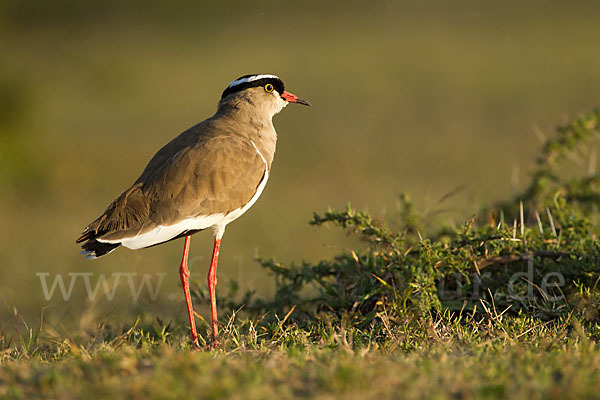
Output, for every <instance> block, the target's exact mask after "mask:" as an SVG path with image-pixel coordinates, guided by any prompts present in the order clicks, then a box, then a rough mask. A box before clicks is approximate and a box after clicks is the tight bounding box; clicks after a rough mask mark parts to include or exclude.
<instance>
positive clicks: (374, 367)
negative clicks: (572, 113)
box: [0, 110, 600, 399]
mask: <svg viewBox="0 0 600 400" xmlns="http://www.w3.org/2000/svg"><path fill="white" fill-rule="evenodd" d="M598 134H600V110H593V111H591V112H589V113H586V114H583V115H581V116H578V117H575V118H573V119H572V120H570V121H569V122H567V123H565V124H563V125H561V126H559V127H558V128H557V134H556V135H554V136H552V137H550V138H548V139H547V141H546V143H545V144H544V146H542V150H541V152H540V155H539V157H538V161H537V169H536V170H535V172H534V173H533V174H532V179H531V182H530V184H529V185H527V186H526V187H525V189H524V190H523V192H522V193H519V194H517V195H516V196H514V197H513V198H507V199H501V200H500V201H497V202H496V203H495V204H494V205H491V206H489V207H487V208H484V209H482V211H481V212H480V213H479V214H477V215H475V216H473V217H472V218H470V219H469V220H467V221H465V222H464V223H463V224H460V225H457V226H441V227H440V226H436V225H435V224H432V223H431V221H429V220H428V218H427V216H426V215H423V214H422V213H421V212H419V211H418V210H417V208H416V207H415V206H414V204H412V203H411V202H410V200H409V199H408V198H407V197H406V196H402V197H401V198H400V203H399V207H398V212H397V215H396V216H395V218H391V219H390V220H389V221H387V222H386V221H382V220H377V219H374V218H372V217H371V216H370V215H369V214H368V213H366V212H356V211H354V210H353V209H352V208H351V207H350V206H348V208H347V209H346V210H344V211H334V210H330V211H327V212H326V213H324V214H322V215H321V214H315V215H314V217H313V220H312V221H311V223H312V224H314V225H325V224H333V225H337V226H338V227H340V228H342V229H344V230H345V231H346V232H348V233H350V234H351V235H356V236H359V237H360V238H361V240H362V245H359V246H355V247H354V248H352V249H347V250H343V251H342V252H341V253H340V254H338V255H337V256H334V257H332V258H326V259H323V260H320V261H318V262H315V263H312V262H308V261H304V262H302V263H292V264H289V265H287V264H283V263H280V262H278V261H276V260H273V259H265V260H261V261H260V262H261V265H262V266H263V267H264V268H266V269H267V270H269V271H270V273H271V275H272V276H273V277H274V278H275V287H276V290H275V292H274V294H273V296H264V295H262V296H259V295H257V294H256V293H254V292H252V291H250V292H247V293H246V294H245V295H244V296H241V297H240V294H239V293H238V291H237V289H238V286H237V285H236V284H235V283H234V282H232V283H230V285H229V293H228V295H227V296H222V297H220V304H219V306H220V307H221V311H223V310H234V311H233V312H227V311H226V312H225V317H223V316H222V317H221V319H220V323H221V325H222V329H221V333H220V346H219V348H218V349H213V348H211V346H210V343H211V340H210V334H211V333H210V330H209V324H208V323H207V321H205V320H204V319H203V318H202V317H201V316H200V315H198V317H199V320H200V321H199V322H200V323H199V328H200V332H199V333H200V341H201V343H202V344H203V348H202V349H200V350H196V349H194V348H192V346H191V343H190V340H189V334H188V331H187V324H184V323H177V322H175V323H174V322H173V321H171V322H168V323H166V322H165V321H162V320H160V318H158V317H156V316H154V315H153V314H152V313H151V312H143V313H142V314H141V315H140V316H139V317H138V318H137V319H136V320H135V322H133V323H132V324H129V325H126V326H123V327H118V326H111V325H110V324H109V323H108V321H109V320H110V319H106V320H103V319H102V318H100V317H98V316H96V317H94V318H93V319H94V323H93V324H92V325H89V323H88V325H87V326H88V328H87V329H84V330H83V331H82V330H73V329H68V328H66V327H65V325H64V324H62V323H58V324H57V323H52V322H51V323H48V322H45V320H44V314H43V312H44V311H45V310H44V311H42V314H41V315H40V320H39V324H38V325H36V326H37V328H33V327H32V326H31V325H30V324H29V323H28V322H27V320H26V319H25V318H24V317H23V316H22V315H21V314H20V312H19V311H18V310H17V309H16V308H14V309H13V319H14V326H13V329H3V330H2V331H0V396H6V397H9V398H24V399H25V398H35V397H42V398H53V397H58V398H99V397H101V398H156V399H162V398H181V397H186V396H192V397H201V398H211V399H212V398H214V399H219V398H247V399H254V398H256V399H262V398H324V399H325V398H350V399H354V398H356V399H362V398H425V399H456V398H460V399H471V398H491V399H515V398H532V399H538V398H539V399H546V398H550V399H569V398H572V399H581V398H594V397H596V396H597V394H598V393H599V391H600V347H598V343H599V341H600V319H599V317H598V316H599V314H600V287H599V286H598V284H599V282H600V269H599V268H598V265H600V263H599V261H600V248H599V246H598V240H597V237H598V234H599V230H598V228H597V227H596V225H595V224H593V223H592V221H594V220H596V219H597V217H598V212H599V208H598V197H599V196H600V186H599V185H598V180H599V179H600V178H599V177H598V175H593V176H579V175H574V176H573V175H569V174H565V171H564V170H563V168H562V165H563V163H564V161H565V159H566V158H567V157H568V154H570V152H573V151H574V150H575V149H579V150H581V149H582V148H585V147H586V146H588V144H589V142H590V141H591V140H592V139H593V138H594V137H595V136H597V135H598ZM532 210H534V211H543V210H545V211H546V212H547V219H544V221H543V222H542V219H541V218H540V217H539V212H537V213H536V212H534V211H532ZM510 221H513V222H512V223H510ZM485 274H488V275H487V276H486V275H485ZM549 274H550V275H552V276H555V277H557V276H558V277H560V278H561V280H558V281H557V280H553V281H552V282H554V283H557V285H545V284H544V283H543V282H544V279H545V278H544V277H547V276H549ZM515 277H522V279H518V280H517V279H515ZM541 278H542V280H541V283H540V279H541ZM222 294H223V293H222V292H221V295H222ZM193 297H194V300H195V301H196V302H197V303H198V302H204V301H205V300H206V299H205V297H206V291H205V289H204V288H203V287H202V286H199V285H196V286H195V288H194V291H193ZM223 297H224V298H223ZM87 318H89V316H85V315H83V316H82V317H81V320H82V321H83V320H84V319H87ZM82 325H86V324H85V323H83V322H82ZM92 326H93V327H92ZM90 327H92V328H90ZM74 332H75V333H74Z"/></svg>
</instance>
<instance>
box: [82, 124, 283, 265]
mask: <svg viewBox="0 0 600 400" xmlns="http://www.w3.org/2000/svg"><path fill="white" fill-rule="evenodd" d="M271 159H272V156H271ZM269 164H270V163H267V161H266V159H265V158H264V157H263V155H262V154H261V153H260V151H259V150H258V147H257V146H256V143H255V142H254V141H253V140H252V139H251V136H249V135H248V134H247V132H240V128H239V126H236V123H235V121H234V120H231V119H228V118H219V116H218V115H216V116H215V117H212V118H209V119H207V120H205V121H204V122H201V123H200V124H198V125H195V126H194V127H192V128H190V129H188V130H187V131H185V132H183V133H182V134H180V135H179V136H177V137H176V138H174V139H173V140H171V141H170V142H169V143H168V144H166V145H165V146H164V147H162V148H161V149H160V150H159V151H158V152H157V153H156V154H155V155H154V157H153V158H152V159H151V160H150V162H149V163H148V165H147V166H146V168H145V169H144V171H143V172H142V174H141V175H140V177H139V178H138V179H137V180H136V182H135V183H134V184H133V185H132V186H131V187H130V188H128V189H127V190H126V191H124V192H123V193H122V194H121V195H120V196H119V197H117V198H116V199H115V200H114V201H113V202H112V203H111V204H110V205H109V206H108V207H107V209H106V210H105V212H104V213H103V214H102V215H101V216H100V217H99V218H97V219H96V220H95V221H93V222H92V223H91V224H89V225H88V226H87V227H86V228H85V229H84V231H83V232H82V235H81V236H80V237H79V239H78V240H77V242H78V243H81V242H85V243H84V244H83V245H82V247H83V248H84V250H87V251H89V252H92V253H93V254H92V255H94V256H100V255H103V254H106V253H108V252H109V251H111V250H113V249H114V248H116V247H117V246H118V245H119V244H124V245H125V246H127V239H131V238H136V237H138V238H139V236H141V235H144V234H150V233H152V232H155V231H157V230H159V231H161V234H160V235H157V236H156V235H155V236H156V240H158V241H157V242H156V243H154V241H155V240H154V239H152V238H149V239H144V240H141V241H140V240H137V241H135V240H134V241H132V242H131V243H132V246H133V247H131V246H127V247H131V248H140V247H148V246H146V244H147V245H150V246H151V245H155V244H158V243H161V242H164V241H167V240H171V239H173V238H175V237H178V236H181V234H183V233H185V231H186V230H188V231H198V230H201V229H205V228H207V227H208V226H212V225H213V223H212V222H214V221H218V219H219V218H218V217H219V216H226V215H227V214H229V213H231V212H232V211H234V210H237V209H240V208H241V207H243V206H244V205H245V204H247V203H248V202H249V201H250V199H252V197H253V196H254V195H255V193H256V192H257V188H258V187H259V185H260V184H261V181H262V180H263V179H264V178H266V176H267V174H268V168H269ZM211 216H212V217H211ZM177 224H182V228H181V229H184V230H182V232H178V233H177V235H174V236H172V235H171V233H172V232H170V231H169V232H168V231H165V229H164V228H161V227H168V226H176V225H177ZM206 224H210V225H208V226H204V225H206ZM188 228H189V229H188ZM161 229H162V230H161ZM172 229H175V230H177V228H175V227H173V228H172ZM170 236H172V237H170ZM163 239H166V240H163ZM86 244H87V248H86ZM138 246H139V247H138ZM96 248H97V249H98V250H94V249H96Z"/></svg>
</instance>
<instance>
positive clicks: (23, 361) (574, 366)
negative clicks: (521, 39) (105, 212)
mask: <svg viewBox="0 0 600 400" xmlns="http://www.w3.org/2000/svg"><path fill="white" fill-rule="evenodd" d="M467 325H469V324H467ZM421 328H423V331H422V333H420V334H418V335H417V338H416V339H414V338H413V339H409V340H411V341H413V343H414V347H413V348H412V349H411V350H401V349H400V348H401V347H402V345H398V346H395V344H396V343H398V342H402V343H404V342H405V341H406V340H407V338H406V333H407V332H402V330H401V329H400V330H397V331H396V333H394V334H391V335H390V336H389V337H388V340H387V341H386V342H385V343H382V344H377V343H372V344H371V345H369V346H354V345H353V344H352V338H351V336H352V335H351V334H349V332H347V331H344V330H343V329H340V328H339V327H331V326H330V327H328V328H326V329H324V330H323V331H322V332H321V333H322V341H323V342H321V343H314V344H305V345H283V344H282V339H283V336H298V335H305V334H306V332H304V331H300V330H299V329H298V328H286V333H285V334H284V335H273V336H271V335H265V334H253V333H248V334H242V335H240V334H239V332H236V330H235V329H231V327H229V328H226V329H225V332H224V340H223V342H224V346H223V348H222V349H220V350H216V351H214V350H208V349H207V350H205V351H196V350H193V349H190V347H189V343H188V339H187V336H186V335H168V338H167V339H166V340H163V338H159V337H156V336H154V335H150V336H149V335H147V333H145V332H144V331H143V329H141V328H139V327H138V328H134V329H132V330H129V331H128V332H126V333H125V335H124V337H123V336H120V337H117V338H114V339H112V340H105V341H101V342H98V343H95V344H88V345H79V346H78V345H75V344H72V343H71V342H70V341H68V340H63V341H62V342H59V343H52V344H49V343H46V344H44V345H43V346H42V347H41V348H33V349H30V350H27V349H24V348H22V349H18V347H19V346H15V348H12V349H6V350H4V352H3V353H2V358H3V360H2V364H1V366H0V383H1V385H0V396H7V397H10V398H35V397H44V398H55V397H59V398H99V397H102V398H156V399H159V398H181V397H187V396H190V397H200V398H210V399H219V398H250V399H260V398H339V397H340V396H342V397H344V398H352V399H355V398H356V399H360V398H427V399H429V398H432V399H446V398H447V399H456V398H466V399H469V398H493V399H514V398H532V399H541V398H555V399H567V398H569V399H581V398H593V397H595V396H596V395H597V393H598V390H600V380H599V379H598V376H599V375H600V349H599V348H598V346H597V342H596V341H593V340H591V339H590V337H589V334H588V333H587V332H585V331H584V330H583V329H582V328H581V326H579V325H577V324H574V325H573V324H566V325H557V326H555V327H553V328H549V327H548V325H545V324H540V323H539V322H538V323H537V324H536V322H535V321H531V320H522V321H520V322H519V321H518V320H514V319H512V318H501V317H499V318H490V319H489V320H487V321H486V322H479V323H476V324H472V325H471V326H470V327H469V326H466V327H459V326H457V325H455V324H453V323H451V322H449V321H444V320H429V321H427V322H423V323H422V325H421ZM474 328H477V331H475V330H474ZM416 342H418V343H416Z"/></svg>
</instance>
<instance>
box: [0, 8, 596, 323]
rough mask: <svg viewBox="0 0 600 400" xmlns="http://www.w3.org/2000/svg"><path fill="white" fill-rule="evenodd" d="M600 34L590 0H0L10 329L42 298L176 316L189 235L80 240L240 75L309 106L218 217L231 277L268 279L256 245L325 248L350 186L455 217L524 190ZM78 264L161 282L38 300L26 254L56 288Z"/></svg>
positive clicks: (95, 309) (1, 290)
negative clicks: (263, 180)
mask: <svg viewBox="0 0 600 400" xmlns="http://www.w3.org/2000/svg"><path fill="white" fill-rule="evenodd" d="M599 39H600V3H598V2H594V1H589V2H585V1H579V2H562V1H528V2H523V1H504V2H481V1H457V2H445V1H439V2H431V1H424V2H400V1H371V2H359V1H346V2H322V1H302V2H267V1H254V2H240V1H227V2H206V4H205V3H204V2H196V1H191V0H175V1H169V2H167V1H158V0H154V1H145V2H128V3H126V4H123V2H121V1H116V0H110V1H104V2H96V1H69V0H58V1H43V0H35V1H27V2H25V1H18V0H8V1H7V0H2V1H0V50H1V54H2V56H1V57H2V62H0V298H1V300H2V305H1V306H0V328H2V329H3V330H4V331H6V330H9V329H12V328H11V327H12V326H13V324H18V323H17V322H15V321H17V319H19V318H17V317H15V314H14V310H15V308H16V309H18V310H19V311H20V312H21V313H22V314H23V316H24V318H25V320H26V321H36V319H37V318H38V316H39V314H40V312H41V310H42V308H44V307H46V306H49V307H48V308H47V309H45V314H46V319H47V320H49V321H51V322H52V323H54V324H56V325H57V326H60V325H58V324H60V323H62V324H65V325H69V324H79V326H82V327H88V326H93V324H94V323H95V322H96V321H98V320H100V319H103V320H104V321H106V318H107V316H109V317H108V318H109V320H110V321H112V322H113V323H116V324H121V323H123V322H124V321H127V320H128V319H130V318H131V316H133V315H135V314H137V313H140V312H148V313H153V315H156V316H158V317H161V318H163V319H165V320H170V319H172V318H174V319H176V320H178V321H185V318H186V317H185V311H184V310H185V307H184V303H183V296H182V294H181V289H180V286H179V276H178V272H177V271H178V265H179V261H180V256H181V254H180V253H181V247H182V242H181V241H176V242H172V243H168V244H166V245H162V246H159V247H155V248H151V249H145V250H140V251H135V252H134V251H130V250H127V249H119V250H118V251H117V252H115V253H113V254H111V255H110V256H108V257H105V258H102V259H100V260H96V261H88V260H85V259H84V258H83V257H82V256H80V255H79V247H78V246H77V245H75V243H74V240H75V238H76V237H77V235H78V234H79V232H80V231H81V229H82V228H83V227H84V226H85V225H86V224H87V223H89V222H90V221H91V220H92V219H94V218H96V217H97V216H98V215H99V214H100V213H101V212H102V211H103V209H104V208H105V207H106V205H107V204H108V203H109V202H110V201H111V200H112V199H113V198H114V197H115V196H116V195H118V194H119V193H121V191H122V190H124V189H125V188H127V187H128V186H129V185H130V184H131V183H132V182H133V181H134V180H135V179H136V178H137V176H138V175H139V174H140V173H141V171H142V169H143V167H144V166H145V164H146V162H147V161H148V160H149V159H150V157H151V156H152V155H153V154H154V152H155V151H156V150H157V149H158V148H160V147H161V146H162V145H163V144H165V143H166V142H168V141H169V140H170V139H171V138H172V137H174V136H175V135H177V134H178V133H180V132H181V131H183V130H185V129H187V128H188V127H189V126H191V125H193V124H195V123H197V122H199V121H201V120H203V119H205V118H207V117H209V116H210V115H212V114H213V113H214V111H215V109H216V103H217V101H218V99H219V96H220V94H221V92H222V90H223V89H224V88H225V86H226V85H227V84H228V83H229V82H230V81H231V80H233V79H235V78H237V77H238V76H240V75H244V74H249V73H274V74H277V75H279V76H280V77H281V78H282V79H283V80H284V82H286V86H287V88H288V89H289V90H290V91H292V92H293V93H296V94H298V95H299V96H301V97H303V98H306V99H308V100H310V101H311V102H312V104H313V107H311V108H304V107H293V106H290V107H288V108H286V109H285V110H284V112H282V113H281V114H280V115H278V116H277V117H276V118H275V125H276V127H277V130H278V133H279V141H278V148H277V154H276V157H275V162H274V165H273V171H272V175H271V178H270V182H269V184H268V185H267V189H266V190H265V192H264V193H263V195H262V197H261V199H260V200H259V201H258V202H257V204H256V205H255V206H254V207H253V208H252V209H251V211H249V212H248V213H247V214H246V215H245V216H244V217H243V218H241V219H240V220H238V221H236V223H234V224H231V225H230V226H229V228H228V230H227V232H226V234H225V237H224V242H223V247H222V252H221V259H220V265H219V279H220V280H219V288H218V289H221V293H222V295H224V293H225V290H224V289H226V287H227V282H228V281H229V280H231V279H235V280H238V281H239V282H240V284H241V289H242V290H248V289H252V290H257V291H258V292H259V293H264V294H267V293H269V292H270V290H271V289H272V282H271V281H270V279H269V277H268V275H267V274H266V273H265V272H264V271H262V270H260V268H259V267H258V265H257V264H256V262H255V261H254V257H255V256H256V255H259V256H262V257H271V256H273V257H276V258H279V259H282V260H300V259H309V260H316V259H319V258H321V257H324V256H330V255H333V254H335V253H337V252H338V251H339V250H340V249H341V248H344V247H346V246H349V243H348V239H347V238H345V237H344V235H343V233H340V232H337V231H328V230H323V229H319V230H317V229H315V228H312V227H310V226H309V225H308V224H307V221H308V220H309V219H310V217H311V215H312V212H313V211H323V210H325V209H327V208H328V207H330V206H331V207H335V208H342V207H345V205H346V204H347V202H351V203H352V204H353V205H354V206H355V207H357V208H359V209H365V208H366V209H368V210H369V211H371V212H372V213H373V214H374V215H376V216H380V215H386V214H390V213H393V211H394V207H395V202H396V198H397V196H398V194H399V193H400V192H406V193H408V194H410V196H411V197H412V198H413V200H415V202H416V204H417V205H418V206H419V207H420V208H421V209H423V210H434V209H436V208H439V207H441V208H444V209H445V212H444V213H443V214H441V217H438V219H440V221H441V222H447V221H460V220H461V218H463V217H466V216H469V215H470V214H472V213H473V212H474V210H476V209H477V208H478V207H480V206H481V205H482V204H485V202H486V201H491V200H492V199H494V198H495V197H496V196H499V195H504V194H509V193H512V192H514V191H515V190H516V189H517V188H518V187H519V185H521V184H523V183H524V182H525V181H526V176H527V171H528V169H529V168H530V167H531V165H532V164H533V161H534V160H533V157H534V155H535V154H536V151H537V148H538V146H539V140H538V138H536V135H538V136H539V135H544V134H551V133H552V130H553V127H554V125H555V124H556V123H559V122H561V121H562V119H561V118H564V117H566V116H567V115H571V114H575V113H578V112H580V111H584V110H588V109H590V108H591V107H593V106H595V105H597V104H598V103H599V99H598V96H599V89H600V51H598V49H599V47H598V42H599ZM584 167H585V166H582V168H584ZM461 185H468V186H467V189H466V190H463V191H462V192H461V193H460V194H458V195H456V196H454V197H453V198H452V199H450V200H449V201H447V202H445V203H444V204H443V205H439V204H437V202H438V200H439V199H440V197H442V196H443V195H444V194H445V193H447V192H449V191H451V190H453V189H454V188H456V187H459V186H461ZM211 247H212V242H211V235H210V234H209V233H201V234H198V235H195V236H194V237H193V240H192V247H191V256H192V265H191V268H192V273H194V274H197V275H194V276H195V278H196V279H197V281H198V282H199V283H200V284H202V285H203V284H204V283H205V275H206V272H207V269H208V260H209V256H210V252H211ZM73 272H91V273H93V274H94V275H93V276H92V277H91V283H92V286H94V285H95V284H96V282H97V279H98V276H99V274H102V273H103V274H106V275H107V276H108V275H111V274H113V273H138V274H143V273H150V274H155V273H163V272H165V273H167V275H166V276H165V277H164V280H163V282H162V286H161V290H160V292H159V294H158V298H157V300H156V301H153V300H152V299H150V297H149V295H148V294H147V291H146V290H144V291H143V292H142V295H141V297H140V299H139V301H138V302H137V303H136V302H134V301H133V300H132V298H131V295H130V293H129V289H128V287H127V282H126V279H124V280H123V281H122V284H121V286H120V288H119V289H118V295H117V296H116V297H115V299H114V300H113V301H108V300H107V299H106V298H105V297H104V296H101V295H99V296H98V298H97V299H96V301H89V300H88V299H87V297H86V292H85V286H84V284H83V281H82V280H81V278H77V279H78V280H77V281H76V282H75V284H74V289H73V294H72V296H71V298H70V300H69V301H63V300H62V298H61V296H60V294H59V292H58V289H57V292H56V293H55V294H54V296H53V298H52V300H51V301H50V302H48V301H46V300H45V299H44V295H43V291H42V287H41V284H40V278H39V277H38V276H36V273H49V274H50V275H49V277H48V279H49V283H52V280H53V279H54V277H55V276H56V274H63V276H64V279H65V284H66V285H67V286H68V284H69V279H70V278H69V276H68V275H67V274H68V273H73ZM152 276H153V279H154V284H156V281H157V280H156V277H155V276H154V275H152ZM140 279H141V278H140V276H138V277H137V278H136V281H135V282H136V284H139V281H140ZM100 293H101V294H102V293H103V290H102V289H100ZM197 309H198V311H200V312H201V313H206V309H207V308H206V305H202V304H199V305H198V307H197ZM221 311H222V312H223V311H227V312H228V311H229V310H221ZM205 315H206V314H205ZM33 325H35V323H33Z"/></svg>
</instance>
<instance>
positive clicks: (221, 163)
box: [76, 74, 310, 348]
mask: <svg viewBox="0 0 600 400" xmlns="http://www.w3.org/2000/svg"><path fill="white" fill-rule="evenodd" d="M289 103H295V104H303V105H307V106H309V105H310V103H309V102H308V101H306V100H304V99H302V98H300V97H298V96H296V95H295V94H292V93H290V92H288V91H286V90H285V86H284V84H283V81H282V80H281V79H280V78H279V77H278V76H276V75H271V74H251V75H244V76H241V77H239V78H237V79H235V80H234V81H232V82H231V83H230V84H229V85H228V86H227V87H226V88H225V90H224V91H223V93H222V95H221V99H220V100H219V102H218V105H217V111H216V113H215V114H214V115H213V116H212V117H210V118H208V119H206V120H204V121H203V122H200V123H198V124H196V125H194V126H192V127H191V128H189V129H188V130H186V131H184V132H183V133H181V134H180V135H179V136H176V137H175V138H174V139H172V140H171V141H170V142H169V143H167V144H166V145H165V146H163V147H162V148H161V149H160V150H159V151H158V152H157V153H156V154H155V155H154V157H152V159H151V160H150V162H149V163H148V165H146V167H145V168H144V170H143V172H142V174H141V175H140V177H139V178H138V179H137V180H136V181H135V182H134V183H133V185H131V186H130V187H129V188H128V189H127V190H125V191H124V192H123V193H122V194H121V195H120V196H118V197H117V198H116V199H115V200H113V201H112V202H111V203H110V204H109V205H108V207H107V208H106V210H105V211H104V212H103V213H102V215H100V217H98V218H97V219H95V220H94V221H93V222H91V223H90V224H89V225H87V226H86V227H85V228H84V229H83V231H82V233H81V235H80V236H79V237H78V238H77V240H76V243H78V244H79V245H80V246H81V248H82V253H83V254H84V255H86V257H87V258H90V259H95V258H99V257H102V256H105V255H107V254H109V253H111V252H113V251H114V250H116V249H117V248H118V247H119V246H123V247H127V248H129V249H134V250H136V249H142V248H147V247H152V246H156V245H159V244H161V243H166V242H169V241H172V240H175V239H179V238H184V243H183V256H182V259H181V264H180V266H179V275H180V279H181V284H182V286H183V292H184V296H185V302H186V306H187V312H188V317H189V321H190V330H191V339H192V343H193V346H195V347H196V348H200V344H199V341H198V335H197V332H196V324H195V318H194V310H193V306H192V300H191V296H190V289H189V276H190V272H189V269H188V267H187V260H188V254H189V248H190V237H191V235H193V234H195V233H197V232H200V231H202V230H205V229H209V228H211V229H212V233H213V237H214V246H213V252H212V257H211V262H210V267H209V270H208V277H207V280H208V289H209V296H210V308H211V319H212V345H213V347H215V348H216V347H218V345H219V341H218V335H219V331H218V323H217V304H216V293H215V288H216V285H217V261H218V258H219V251H220V247H221V239H222V237H223V234H224V232H225V227H226V226H227V225H228V224H229V223H230V222H232V221H234V220H236V219H237V218H239V217H240V216H242V214H244V213H245V212H246V211H247V210H248V209H249V208H250V207H251V206H252V205H253V204H254V203H255V202H256V200H257V199H258V198H259V196H260V195H261V193H262V192H263V190H264V188H265V185H266V184H267V180H268V179H269V175H270V173H271V163H272V162H273V157H274V155H275V145H276V141H277V132H276V131H275V127H274V125H273V117H274V116H275V115H276V114H277V113H279V112H280V111H281V110H282V109H283V108H284V107H286V106H287V105H288V104H289Z"/></svg>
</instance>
